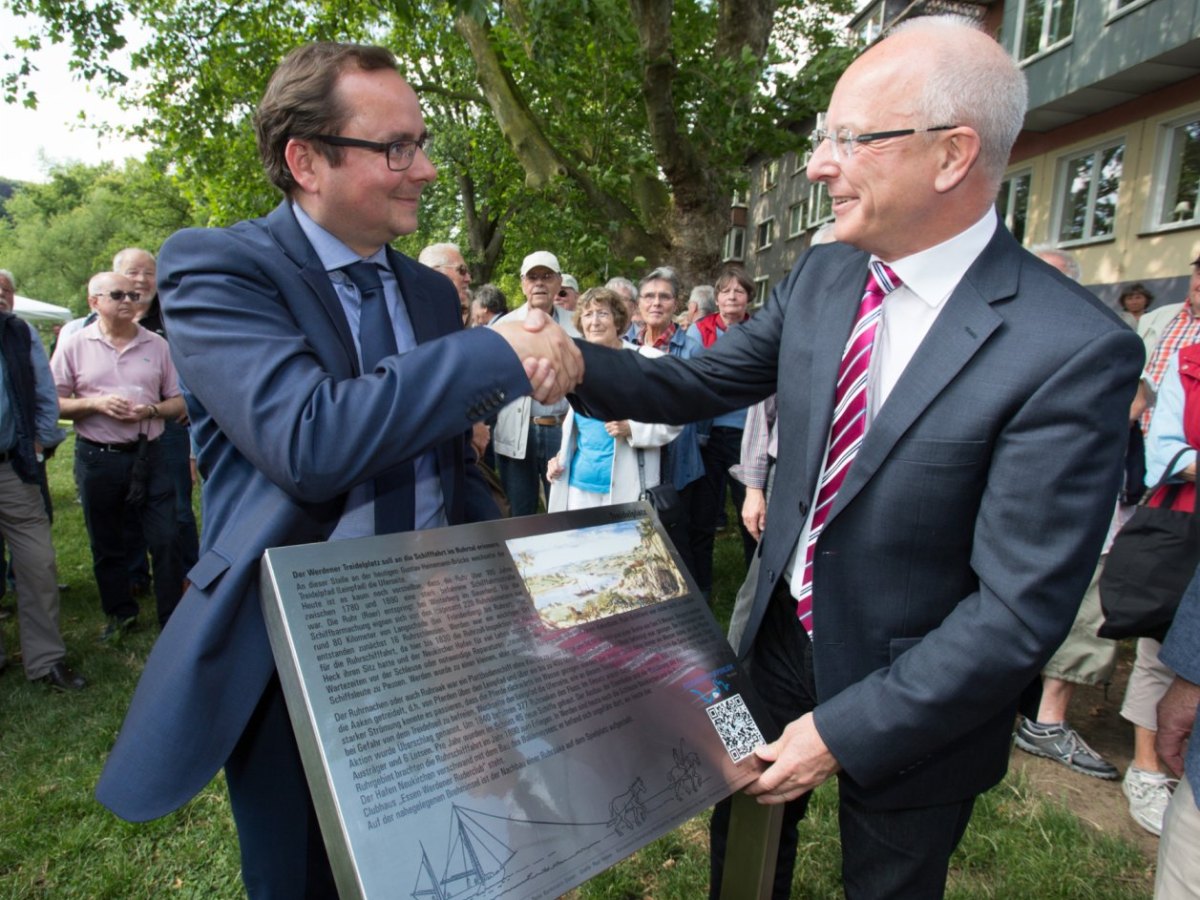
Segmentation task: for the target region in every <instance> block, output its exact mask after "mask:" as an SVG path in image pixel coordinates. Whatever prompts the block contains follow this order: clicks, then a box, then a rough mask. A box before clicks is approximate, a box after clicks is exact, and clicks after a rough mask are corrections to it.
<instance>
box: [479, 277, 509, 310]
mask: <svg viewBox="0 0 1200 900" xmlns="http://www.w3.org/2000/svg"><path fill="white" fill-rule="evenodd" d="M471 302H472V303H474V304H475V305H476V306H478V307H479V308H480V309H486V310H487V311H488V312H490V313H493V314H495V315H501V316H502V315H504V314H505V313H506V312H508V298H507V297H505V296H504V291H502V290H500V288H498V287H497V286H496V285H494V284H490V283H489V284H481V285H480V286H479V287H478V288H476V289H475V291H474V294H473V296H472V299H471Z"/></svg>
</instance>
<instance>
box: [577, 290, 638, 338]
mask: <svg viewBox="0 0 1200 900" xmlns="http://www.w3.org/2000/svg"><path fill="white" fill-rule="evenodd" d="M592 306H604V307H607V308H608V311H609V312H611V313H612V317H613V325H615V326H616V327H617V337H623V336H624V335H625V332H626V331H628V330H629V307H627V306H626V305H625V298H624V297H622V296H621V295H620V294H618V293H617V292H616V291H613V290H609V289H608V288H603V287H594V288H588V289H587V290H586V291H584V292H583V296H582V297H580V298H579V305H578V306H576V307H575V330H576V331H580V332H582V331H583V325H582V322H583V314H584V313H585V312H586V311H587V310H588V309H589V308H590V307H592Z"/></svg>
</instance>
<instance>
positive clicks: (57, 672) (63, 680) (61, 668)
mask: <svg viewBox="0 0 1200 900" xmlns="http://www.w3.org/2000/svg"><path fill="white" fill-rule="evenodd" d="M37 680H38V681H40V682H41V683H42V684H47V685H49V686H50V687H51V688H53V689H54V690H56V691H82V690H83V689H84V688H85V687H87V681H85V680H84V677H83V676H82V675H80V674H79V673H78V672H75V671H72V669H71V668H70V667H69V666H68V665H67V664H66V663H65V662H63V661H62V660H61V659H60V660H59V661H58V662H56V663H55V664H54V666H53V667H52V668H51V669H50V671H49V672H47V673H46V674H45V675H43V676H42V677H41V678H39V679H37Z"/></svg>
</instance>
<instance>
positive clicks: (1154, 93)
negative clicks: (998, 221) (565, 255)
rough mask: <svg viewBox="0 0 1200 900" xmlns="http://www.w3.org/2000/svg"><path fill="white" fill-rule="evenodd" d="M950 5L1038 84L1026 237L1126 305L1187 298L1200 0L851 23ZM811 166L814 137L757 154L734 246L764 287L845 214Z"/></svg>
mask: <svg viewBox="0 0 1200 900" xmlns="http://www.w3.org/2000/svg"><path fill="white" fill-rule="evenodd" d="M937 12H958V13H961V14H966V15H970V16H971V17H972V18H975V19H976V20H977V21H979V22H980V23H981V25H982V27H984V28H986V29H988V30H990V31H992V32H993V33H995V34H996V35H997V39H998V40H999V41H1000V42H1001V44H1002V45H1003V46H1004V47H1005V48H1007V49H1008V50H1009V52H1010V53H1011V54H1012V55H1013V57H1014V59H1016V60H1017V61H1018V63H1019V64H1020V65H1021V67H1022V68H1023V70H1024V72H1025V75H1026V79H1027V81H1028V83H1029V99H1030V103H1029V112H1028V114H1027V116H1026V118H1025V127H1024V130H1023V131H1022V132H1021V135H1020V137H1019V139H1018V141H1017V144H1016V146H1015V147H1014V149H1013V153H1012V157H1011V162H1010V165H1009V169H1008V172H1007V173H1006V177H1005V181H1004V184H1003V185H1002V187H1001V191H1000V196H999V199H998V203H997V206H998V209H999V212H1000V214H1001V215H1002V216H1003V217H1004V220H1005V222H1006V223H1007V224H1008V226H1009V228H1010V229H1011V230H1012V231H1013V233H1014V234H1015V235H1016V236H1017V238H1018V239H1019V240H1020V241H1021V242H1022V243H1023V244H1024V245H1025V246H1027V247H1035V246H1051V247H1057V248H1061V249H1063V250H1068V251H1070V252H1071V253H1072V254H1074V255H1075V257H1076V258H1077V259H1078V260H1079V263H1080V265H1081V267H1082V270H1083V277H1082V281H1083V283H1084V284H1086V285H1088V286H1089V287H1091V288H1092V290H1094V291H1095V292H1096V293H1097V294H1098V295H1099V296H1100V297H1101V298H1102V299H1104V300H1105V301H1106V302H1108V303H1110V304H1112V305H1115V303H1116V300H1117V297H1118V295H1119V293H1120V291H1121V290H1122V289H1123V288H1124V287H1125V286H1127V285H1129V284H1131V283H1134V282H1142V283H1143V284H1145V285H1147V287H1149V288H1150V290H1151V291H1152V292H1153V293H1154V295H1155V297H1156V301H1155V303H1156V305H1159V304H1162V303H1167V302H1174V301H1178V300H1181V299H1183V296H1184V294H1185V293H1186V285H1187V278H1188V275H1189V274H1190V264H1191V262H1192V260H1194V259H1196V258H1197V257H1198V256H1200V0H1004V2H1001V0H992V2H988V0H980V2H966V0H958V2H951V0H941V2H932V0H931V2H927V3H914V2H910V0H903V2H897V0H875V2H872V3H869V4H867V5H865V6H864V7H862V9H861V10H860V11H859V13H858V14H857V15H856V16H855V17H854V18H853V19H852V20H851V21H850V23H849V26H848V27H849V29H850V31H851V33H852V34H853V35H855V36H856V37H857V38H858V39H860V40H862V41H863V42H864V43H868V42H870V41H872V40H875V39H877V38H878V37H879V35H880V34H882V32H883V31H884V30H885V29H886V28H888V27H891V26H892V25H894V24H896V23H897V22H898V21H900V20H902V19H904V18H907V17H909V16H912V15H924V14H929V13H937ZM806 161H807V148H798V149H797V150H796V151H795V152H793V153H788V154H786V155H785V156H783V157H782V158H780V159H769V160H768V159H764V160H760V161H757V162H756V163H755V164H754V165H753V167H752V169H751V177H750V190H749V193H748V196H747V197H745V198H739V199H740V204H739V203H737V202H735V205H734V212H733V217H732V220H731V221H732V222H733V225H732V227H731V229H730V233H729V235H727V238H726V242H725V248H724V253H723V255H724V256H725V257H726V258H727V259H740V260H741V261H743V262H744V264H745V266H746V268H747V270H748V271H749V272H750V273H751V275H752V277H753V278H754V279H755V282H756V284H758V285H759V296H760V297H762V298H765V296H766V295H767V293H768V292H769V290H770V288H771V287H773V286H774V285H775V284H777V283H778V282H779V281H780V280H781V279H782V278H783V277H784V276H786V274H787V272H788V271H789V270H790V269H791V267H792V265H793V264H794V263H795V261H796V259H797V257H798V256H799V254H800V253H801V252H802V251H803V250H804V249H805V248H807V246H808V242H809V240H810V239H811V236H812V233H813V231H814V230H815V229H816V228H817V227H819V226H820V224H822V223H823V222H824V221H828V220H830V219H831V218H832V216H831V213H830V210H829V198H828V196H827V195H826V194H825V192H824V188H822V187H820V186H813V185H810V184H809V183H808V180H807V178H805V177H804V165H805V163H806ZM738 251H740V256H737V255H735V254H737V253H738Z"/></svg>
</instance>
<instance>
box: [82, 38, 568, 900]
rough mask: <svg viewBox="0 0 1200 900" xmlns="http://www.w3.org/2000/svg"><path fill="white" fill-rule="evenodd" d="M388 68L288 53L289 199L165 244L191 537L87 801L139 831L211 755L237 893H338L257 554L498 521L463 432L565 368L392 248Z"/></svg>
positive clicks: (341, 56)
mask: <svg viewBox="0 0 1200 900" xmlns="http://www.w3.org/2000/svg"><path fill="white" fill-rule="evenodd" d="M395 66H396V64H395V59H394V58H393V57H392V54H391V53H390V52H389V51H387V50H384V49H382V48H379V47H364V46H356V45H342V44H314V45H311V46H306V47H301V48H298V49H297V50H295V51H293V52H292V53H290V54H289V55H288V56H287V57H286V59H285V60H284V61H283V63H282V64H281V65H280V67H279V68H278V69H277V70H276V72H275V73H274V75H272V77H271V81H270V83H269V85H268V87H267V91H266V93H265V95H264V97H263V100H262V102H261V104H260V106H259V109H258V112H257V115H256V118H255V127H256V131H257V136H258V144H259V150H260V154H261V156H262V159H263V162H264V165H265V168H266V170H267V174H268V176H269V177H270V179H271V180H272V182H273V183H274V184H275V185H276V186H277V187H279V188H280V189H281V190H282V191H283V192H284V194H285V195H286V199H285V200H284V202H283V203H282V204H281V205H280V206H279V207H278V208H277V209H276V210H275V211H274V212H272V213H271V214H270V215H268V216H267V217H266V218H264V219H256V220H254V221H249V222H241V223H239V224H237V225H235V226H233V227H232V228H228V229H197V230H189V231H185V232H180V233H179V234H176V235H175V236H173V237H172V238H171V239H170V240H168V241H167V243H166V244H164V245H163V248H162V251H161V253H160V256H159V287H160V293H161V297H162V301H163V308H164V311H165V313H166V318H167V323H168V327H169V328H170V332H171V341H172V343H171V349H172V352H173V354H174V356H175V359H176V360H177V363H178V369H179V372H180V376H181V380H182V381H183V382H184V383H185V385H186V388H187V402H188V412H189V415H190V417H191V421H192V427H193V432H194V434H195V438H196V443H197V446H198V464H199V468H200V472H201V474H202V475H203V476H204V511H205V520H206V521H205V528H204V541H203V545H202V547H201V554H200V559H199V561H198V563H197V564H196V566H195V567H194V568H193V569H192V570H191V571H190V572H189V574H188V577H189V579H190V580H191V583H192V587H191V589H190V590H189V591H188V593H187V595H186V596H185V597H184V599H183V601H182V603H181V604H180V606H179V608H178V609H177V610H176V612H175V614H174V615H173V616H172V618H171V621H170V623H169V626H168V627H167V628H166V629H165V630H164V632H163V634H162V636H161V637H160V639H159V640H158V642H157V644H156V645H155V647H154V650H153V652H152V653H151V655H150V658H149V660H148V661H147V664H146V669H145V672H144V674H143V677H142V679H141V682H140V684H139V685H138V689H137V692H136V694H135V695H134V698H133V702H132V704H131V707H130V710H129V713H128V716H127V718H126V721H125V724H124V727H123V728H122V731H121V734H120V735H119V737H118V739H117V743H116V745H115V747H114V748H113V751H112V753H111V755H110V757H109V759H108V762H107V764H106V766H105V769H104V772H103V773H102V775H101V778H100V783H99V785H98V787H97V791H96V793H97V797H98V798H99V800H100V801H101V802H102V803H104V804H105V805H106V806H108V807H110V808H111V809H112V810H113V811H115V812H116V813H117V814H119V815H121V816H123V817H125V818H128V819H132V820H136V821H142V820H146V819H150V818H154V817H157V816H161V815H164V814H166V813H168V812H170V811H172V810H174V809H176V808H177V807H179V806H180V805H182V804H183V803H185V802H186V801H187V800H188V799H190V798H191V797H192V796H193V795H194V794H195V793H196V792H198V791H199V790H200V789H201V788H203V787H204V786H205V785H206V784H207V783H208V782H209V780H210V779H211V778H212V777H213V775H214V774H215V773H216V772H217V770H218V769H219V768H221V767H222V766H224V767H225V774H226V779H227V782H228V785H229V794H230V800H231V805H232V808H233V813H234V817H235V820H236V822H237V827H238V835H239V839H240V842H241V850H242V873H243V879H244V881H245V884H246V888H247V891H248V893H249V894H250V895H251V896H252V897H281V898H300V897H333V896H336V891H335V887H334V882H333V878H332V875H331V872H330V866H329V861H328V859H327V857H326V854H325V850H324V846H323V844H322V841H321V835H320V832H319V829H318V826H317V821H316V818H315V814H314V811H313V806H312V800H311V797H310V796H309V793H308V788H307V785H306V782H305V778H304V773H303V770H302V767H301V764H300V759H299V755H298V752H297V749H296V743H295V739H294V736H293V733H292V729H291V725H290V723H289V721H288V717H287V711H286V709H285V707H284V703H283V698H282V694H281V692H280V687H279V681H278V678H277V676H276V674H275V667H274V664H273V661H272V657H271V649H270V646H269V643H268V640H267V633H266V629H265V626H264V623H263V618H262V610H261V607H260V605H259V595H258V581H259V576H258V569H259V560H260V558H261V556H262V553H263V550H264V549H266V548H268V547H276V546H282V545H288V544H300V543H307V542H312V541H324V540H332V539H340V538H353V537H360V536H365V535H371V534H377V533H386V532H390V531H400V530H411V529H414V528H427V527H437V526H439V525H446V524H451V525H453V524H460V523H463V522H470V521H478V520H481V519H485V518H489V517H494V516H495V515H496V509H495V506H494V504H493V503H492V501H491V499H490V497H489V495H488V492H487V489H486V486H485V484H484V482H483V480H482V479H481V478H480V477H479V475H478V474H477V472H476V470H475V466H474V465H473V463H474V457H473V453H472V452H471V451H469V449H468V443H467V437H468V435H469V433H470V430H471V427H472V425H473V424H474V423H475V422H478V421H480V420H481V419H483V418H484V417H485V416H487V415H489V414H491V413H493V412H495V411H496V410H498V409H499V408H500V407H501V406H503V405H504V404H505V403H507V402H509V401H511V400H512V399H514V398H516V397H519V396H522V395H525V394H529V393H533V395H534V396H536V397H538V398H539V400H553V399H556V398H558V397H561V396H562V394H563V393H564V392H565V390H566V389H567V388H568V387H569V386H570V385H572V384H574V383H575V381H576V380H577V379H578V377H579V374H580V361H579V356H578V352H577V351H576V350H575V348H574V347H573V346H572V345H571V343H570V341H569V340H567V338H566V337H565V336H564V335H562V333H561V332H560V331H559V330H558V329H557V328H547V329H545V330H544V331H542V332H536V329H537V328H538V327H540V326H541V325H543V324H545V323H544V321H543V320H542V318H541V317H538V316H535V317H534V319H533V320H532V321H530V322H528V323H527V324H526V326H524V327H523V326H522V325H521V324H517V325H513V326H500V327H498V328H493V329H488V328H479V329H472V330H463V328H462V320H461V317H460V315H459V304H458V298H457V295H456V293H455V291H454V288H453V287H452V285H451V284H450V283H449V282H448V281H447V280H446V279H445V278H444V277H442V276H441V275H440V274H438V273H436V272H434V271H433V270H431V269H428V268H426V267H424V266H421V265H419V264H417V263H415V262H414V261H412V260H410V259H408V258H406V257H403V256H401V255H400V254H398V253H396V252H394V251H393V250H391V249H390V248H389V247H388V242H389V241H391V240H392V239H393V238H395V237H397V236H398V235H401V234H406V233H409V232H411V231H413V230H414V229H415V228H416V225H417V210H418V205H419V201H420V196H421V191H422V189H423V188H424V187H425V186H426V185H427V184H428V183H429V182H431V181H433V179H434V178H435V177H436V174H437V173H436V170H435V169H434V167H433V165H432V164H431V163H430V161H429V159H428V157H427V156H426V155H425V146H426V142H427V140H428V135H427V134H426V131H425V126H424V122H423V120H422V116H421V110H420V106H419V104H418V101H417V97H416V94H415V93H413V91H412V89H411V88H410V87H409V86H408V85H407V84H406V83H405V82H404V80H403V79H402V78H401V77H400V75H399V74H398V73H397V71H396V68H395ZM381 304H383V305H384V310H386V312H384V311H383V310H381ZM381 314H383V315H385V316H386V318H385V319H383V321H384V322H386V323H387V324H386V325H384V326H381V327H380V326H377V325H372V324H369V323H377V322H379V321H380V319H379V318H378V317H379V316H380V315H381ZM360 324H361V326H362V330H361V332H360ZM381 341H382V342H383V343H382V344H381Z"/></svg>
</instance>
